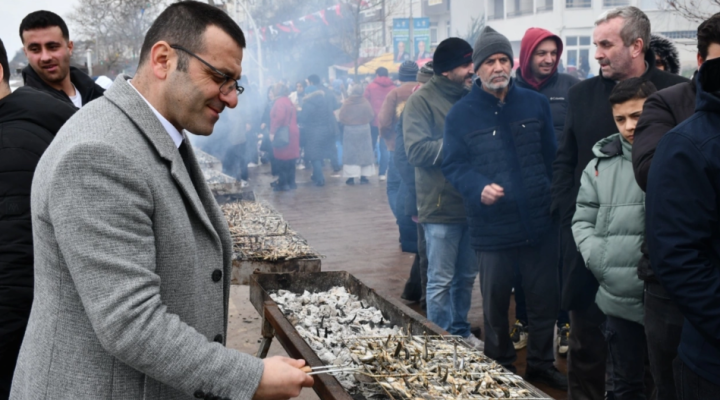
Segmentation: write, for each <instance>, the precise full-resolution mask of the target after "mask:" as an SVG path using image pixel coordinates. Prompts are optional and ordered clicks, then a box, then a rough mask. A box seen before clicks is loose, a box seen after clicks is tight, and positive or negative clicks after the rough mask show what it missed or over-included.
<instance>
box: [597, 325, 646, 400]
mask: <svg viewBox="0 0 720 400" xmlns="http://www.w3.org/2000/svg"><path fill="white" fill-rule="evenodd" d="M604 333H605V341H606V342H607V345H608V358H609V359H610V363H611V364H612V373H611V379H612V383H613V384H612V387H613V394H614V399H615V400H634V399H637V400H644V399H647V398H648V397H652V392H653V390H654V385H653V384H652V379H650V382H648V383H649V385H648V387H647V388H646V384H645V371H646V368H645V366H646V365H647V341H646V340H645V328H644V327H643V326H642V325H641V324H639V323H637V322H633V321H629V320H626V319H623V318H618V317H613V316H611V315H608V316H607V317H606V319H605V325H604ZM648 395H649V396H648Z"/></svg>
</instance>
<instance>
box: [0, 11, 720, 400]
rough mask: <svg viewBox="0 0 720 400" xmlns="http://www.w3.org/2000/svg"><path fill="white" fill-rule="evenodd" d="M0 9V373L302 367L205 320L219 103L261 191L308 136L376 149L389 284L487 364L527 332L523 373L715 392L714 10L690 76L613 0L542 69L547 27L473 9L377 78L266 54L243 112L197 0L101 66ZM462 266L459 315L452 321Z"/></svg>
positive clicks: (224, 42) (107, 393)
mask: <svg viewBox="0 0 720 400" xmlns="http://www.w3.org/2000/svg"><path fill="white" fill-rule="evenodd" d="M19 32H20V37H21V39H22V43H23V46H24V50H25V53H26V54H27V56H28V62H29V65H28V66H27V67H26V68H25V69H24V70H23V78H24V81H25V86H24V87H21V88H19V89H17V90H16V91H14V92H11V90H10V87H9V79H10V70H9V65H8V58H7V53H6V51H5V49H4V47H3V45H2V41H0V75H1V76H2V82H0V268H1V269H0V399H4V398H12V399H33V400H34V399H38V398H55V397H57V396H59V397H72V398H108V399H110V398H113V399H116V398H120V399H135V398H152V399H180V398H188V399H189V398H204V399H226V398H228V399H229V398H232V399H245V398H257V399H263V398H267V399H275V398H289V397H294V396H297V395H298V394H299V392H300V390H301V388H302V387H308V386H311V385H312V383H313V380H312V378H311V377H310V376H308V375H306V374H305V373H304V372H302V371H301V369H300V368H301V367H303V365H304V361H302V360H293V359H288V358H282V357H270V358H267V359H264V360H260V359H257V358H254V357H251V356H249V355H245V354H241V353H239V352H237V351H233V350H231V349H227V348H225V347H224V343H225V340H226V337H225V334H226V328H227V321H228V308H227V304H228V296H229V285H230V271H231V257H232V245H231V237H230V233H229V231H228V228H227V225H226V224H225V221H224V219H223V217H222V214H221V212H220V210H219V208H218V206H217V203H216V202H215V200H214V199H213V197H212V194H211V193H210V190H209V189H208V187H207V185H206V184H204V181H203V175H202V171H201V170H200V166H199V164H198V162H197V159H196V157H195V153H194V150H193V148H192V146H190V145H189V144H188V135H187V133H186V132H192V133H194V134H196V135H200V136H208V135H210V134H211V133H212V132H213V130H214V128H216V127H215V124H216V122H218V120H219V118H220V117H219V116H220V113H221V112H223V111H224V110H225V109H226V108H229V109H232V108H235V107H236V106H237V109H238V112H241V113H243V115H242V118H241V119H240V121H241V123H237V124H235V125H233V126H232V127H231V130H232V132H230V133H229V135H228V136H227V137H228V142H227V143H226V149H225V150H224V154H223V164H224V168H225V169H226V171H227V172H228V173H231V174H233V175H235V176H237V177H239V178H240V179H243V180H246V179H247V175H248V167H253V166H255V165H256V164H257V163H259V162H260V159H261V158H264V159H265V160H266V161H267V162H268V163H270V165H271V172H272V173H273V175H276V176H277V177H278V179H277V180H276V181H274V182H273V183H272V185H273V187H274V190H276V191H288V190H294V189H296V188H297V183H296V170H297V169H299V168H303V166H305V165H307V167H310V168H312V177H311V179H312V182H313V183H314V184H315V185H317V186H323V185H324V184H325V176H324V173H323V164H324V163H325V162H326V161H329V163H330V165H331V167H332V169H333V171H334V173H336V174H338V175H341V176H342V177H343V178H344V179H345V183H346V184H347V185H355V184H356V183H357V184H366V183H368V182H369V178H370V177H372V176H374V175H376V174H378V176H379V177H380V178H379V180H380V181H387V183H386V191H387V198H388V204H389V207H390V209H391V210H392V212H393V215H394V217H395V220H396V222H397V225H398V229H399V235H400V243H401V246H402V250H403V251H406V252H410V253H414V254H415V260H414V262H413V265H412V267H411V270H410V276H409V278H408V279H407V282H406V284H405V287H404V288H403V292H402V295H401V297H402V298H404V299H406V300H409V301H416V302H419V303H420V306H421V307H422V308H423V309H425V310H426V312H427V317H428V319H429V320H430V321H432V322H433V323H435V324H437V325H438V326H439V327H441V328H442V329H444V330H446V331H447V332H449V333H451V334H453V335H458V336H461V337H463V338H465V341H466V342H467V344H468V345H470V346H473V347H475V348H476V349H479V350H482V351H484V353H485V354H486V355H487V356H489V357H490V358H492V359H494V360H496V361H497V362H498V363H499V364H501V365H502V366H503V367H505V368H507V369H508V370H510V371H515V370H516V368H515V361H516V350H517V349H520V348H523V347H527V369H526V376H525V377H526V379H528V380H529V381H530V382H544V383H546V384H548V385H550V386H552V387H554V388H558V389H564V390H567V391H568V397H569V398H570V399H598V400H600V399H718V398H720V226H719V225H718V224H719V220H720V200H719V199H720V183H719V182H718V178H717V177H718V174H719V173H720V162H719V161H718V159H719V158H718V152H720V139H719V138H720V13H718V14H715V15H713V16H712V17H710V18H709V19H707V20H706V21H703V22H702V23H701V24H700V26H699V27H698V30H697V39H698V40H697V71H696V72H695V73H694V74H693V77H692V79H691V80H688V79H686V78H684V77H682V76H680V75H678V72H679V63H678V62H677V52H676V51H675V50H674V49H673V48H672V43H671V42H668V41H667V40H664V39H662V38H660V39H657V38H653V37H652V36H651V34H650V32H651V26H650V21H649V19H648V17H647V16H646V15H645V14H644V13H643V12H642V11H641V10H639V9H637V8H635V7H620V8H617V9H613V10H609V11H607V12H605V13H604V14H603V15H602V16H600V17H599V18H598V20H597V21H596V22H595V28H594V32H593V41H594V43H595V45H596V46H597V49H596V52H595V58H596V59H597V60H598V62H599V64H600V67H601V68H600V71H599V73H598V75H597V76H594V77H591V78H587V79H583V80H580V79H578V78H577V77H576V76H573V75H571V74H566V73H562V72H560V60H561V58H562V52H563V42H562V39H561V38H560V37H559V36H557V35H554V34H553V33H551V32H549V31H547V30H544V29H540V28H531V29H529V30H528V31H527V32H526V33H525V36H524V38H523V40H522V42H521V46H520V54H519V55H518V58H517V60H518V65H517V66H515V65H514V63H515V60H516V58H515V54H514V52H513V47H512V45H511V43H510V42H509V41H508V39H507V38H506V37H505V36H503V35H502V34H501V33H500V32H497V31H495V30H494V29H492V28H491V27H486V28H485V29H484V30H483V31H482V33H481V34H480V35H479V37H478V38H477V41H476V42H475V43H474V44H473V46H471V45H470V44H469V43H467V42H466V41H465V40H463V39H460V38H448V39H446V40H444V41H442V42H441V43H440V44H439V45H438V46H437V48H436V50H435V52H434V54H433V55H432V61H431V62H429V63H427V64H425V65H423V66H418V65H417V64H416V63H415V62H414V61H411V60H405V61H404V62H403V63H402V64H401V65H400V66H399V71H398V75H397V82H396V81H394V80H393V79H392V78H391V77H390V74H389V72H388V70H387V69H385V68H378V69H377V71H376V73H375V77H374V79H373V80H372V81H371V82H366V83H362V82H358V83H355V82H353V81H352V80H347V81H342V80H335V81H333V82H332V83H331V84H329V85H325V84H323V81H322V79H321V78H320V77H319V76H318V75H310V76H309V77H307V79H305V80H302V81H299V82H297V83H296V84H295V86H294V88H293V89H294V91H291V88H290V87H289V86H288V82H277V83H275V84H273V85H271V86H269V88H268V90H267V92H266V93H267V96H268V102H267V105H266V107H265V109H264V112H262V106H260V107H259V108H258V107H251V106H250V105H248V107H245V108H244V107H243V105H244V104H240V105H238V103H239V99H240V98H241V96H240V95H241V94H242V93H243V92H244V88H243V85H242V84H243V83H244V80H243V79H245V78H242V79H241V78H240V75H241V73H240V72H241V62H242V52H243V49H244V47H245V38H244V35H243V33H242V31H241V30H240V28H239V27H238V26H237V24H236V23H235V22H234V21H232V20H231V19H230V18H229V17H228V16H227V14H225V13H224V12H223V11H221V10H219V9H217V8H215V7H212V6H209V5H207V4H203V3H199V2H194V1H183V2H178V3H174V4H173V5H171V6H169V7H168V8H167V9H166V10H165V11H163V12H162V13H161V14H160V16H159V17H158V18H157V20H156V21H155V22H154V23H153V25H152V27H151V28H150V30H149V31H148V33H147V35H146V37H145V40H144V43H143V46H142V50H141V54H140V59H139V65H138V69H137V73H136V74H135V76H133V77H128V76H119V77H118V78H117V79H116V80H115V82H114V83H113V84H112V86H111V87H110V88H109V89H108V90H104V89H103V88H101V87H100V86H98V85H97V84H95V82H93V80H92V79H91V78H90V77H88V76H87V75H85V74H83V73H82V71H80V70H77V69H75V68H73V67H71V66H70V65H69V60H70V55H71V54H72V50H73V45H72V41H70V38H69V31H68V28H67V26H66V24H65V22H64V21H63V20H62V18H61V17H59V16H58V15H56V14H54V13H51V12H48V11H37V12H34V13H31V14H29V15H28V16H26V17H25V18H24V19H23V20H22V22H21V24H20V29H19ZM656 50H657V51H656ZM250 90H255V91H257V92H258V93H255V96H256V97H257V95H258V94H259V90H258V89H256V88H255V89H253V88H251V89H250ZM255 115H261V117H260V118H259V119H258V120H255V119H254V116H255ZM258 151H259V152H258ZM376 168H377V169H378V171H377V172H376ZM478 275H479V277H480V278H479V281H480V289H481V294H482V297H483V302H482V304H483V329H482V330H483V333H484V339H485V340H484V341H481V340H480V338H479V337H477V336H475V335H474V334H473V333H472V332H471V330H470V323H469V321H468V312H469V310H470V307H471V304H472V289H473V286H474V283H475V279H476V277H477V276H478ZM513 292H514V298H515V306H516V309H515V315H516V321H510V320H509V315H510V310H509V308H510V305H511V300H512V297H513ZM556 354H558V355H560V356H565V355H566V356H567V375H565V374H563V373H562V372H560V371H559V370H558V369H557V368H556V367H555V356H556ZM79 378H81V379H79Z"/></svg>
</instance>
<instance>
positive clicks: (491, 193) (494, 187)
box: [480, 183, 505, 206]
mask: <svg viewBox="0 0 720 400" xmlns="http://www.w3.org/2000/svg"><path fill="white" fill-rule="evenodd" d="M503 196H505V189H503V188H502V186H500V185H498V184H496V183H491V184H489V185H487V186H485V188H484V189H483V191H482V195H481V196H480V201H481V202H482V203H483V204H485V205H486V206H491V205H493V204H495V202H497V201H498V200H500V198H501V197H503Z"/></svg>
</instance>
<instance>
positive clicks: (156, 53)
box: [148, 40, 177, 80]
mask: <svg viewBox="0 0 720 400" xmlns="http://www.w3.org/2000/svg"><path fill="white" fill-rule="evenodd" d="M148 63H149V66H150V69H152V71H153V75H155V77H157V78H158V79H162V80H164V79H166V78H167V76H168V74H169V73H170V71H171V70H172V69H175V68H177V52H176V51H175V50H174V49H173V48H172V47H170V44H168V42H166V41H164V40H161V41H159V42H157V43H155V44H154V45H153V47H152V48H151V49H150V59H149V60H148Z"/></svg>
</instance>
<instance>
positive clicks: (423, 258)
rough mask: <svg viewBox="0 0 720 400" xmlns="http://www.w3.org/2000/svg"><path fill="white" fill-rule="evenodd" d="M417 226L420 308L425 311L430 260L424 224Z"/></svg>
mask: <svg viewBox="0 0 720 400" xmlns="http://www.w3.org/2000/svg"><path fill="white" fill-rule="evenodd" d="M416 225H417V235H418V257H419V258H420V265H419V267H420V285H421V286H422V296H421V297H420V307H421V308H422V309H423V310H425V309H426V308H427V304H426V303H425V299H426V296H427V282H428V258H427V242H426V241H425V229H423V225H422V224H416Z"/></svg>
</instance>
